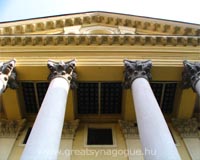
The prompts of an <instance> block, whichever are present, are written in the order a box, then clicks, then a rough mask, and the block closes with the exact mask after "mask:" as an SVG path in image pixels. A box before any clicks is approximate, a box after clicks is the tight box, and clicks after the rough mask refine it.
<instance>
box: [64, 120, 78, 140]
mask: <svg viewBox="0 0 200 160" xmlns="http://www.w3.org/2000/svg"><path fill="white" fill-rule="evenodd" d="M78 125H79V119H76V120H74V121H69V122H66V123H65V124H64V127H63V132H62V138H65V139H73V138H74V135H75V133H76V130H77V128H78Z"/></svg>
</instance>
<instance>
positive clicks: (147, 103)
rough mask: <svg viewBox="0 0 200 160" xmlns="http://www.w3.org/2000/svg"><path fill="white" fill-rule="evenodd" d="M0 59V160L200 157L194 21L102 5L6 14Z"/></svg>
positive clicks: (199, 54)
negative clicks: (11, 17)
mask: <svg viewBox="0 0 200 160" xmlns="http://www.w3.org/2000/svg"><path fill="white" fill-rule="evenodd" d="M0 62H1V63H0V73H1V74H0V82H1V84H0V91H1V96H0V106H1V107H0V159H1V160H6V159H9V160H17V159H25V160H28V159H30V160H31V159H37V160H38V159H42V160H44V159H60V160H61V159H71V160H78V159H87V160H89V159H101V160H103V159H105V160H106V159H109V160H111V159H119V160H127V159H129V160H131V159H152V160H154V159H162V160H164V159H166V160H167V159H169V160H170V159H175V160H177V159H183V160H190V159H193V160H198V159H200V130H199V129H200V100H199V95H200V81H199V79H200V78H199V75H200V25H197V24H189V23H183V22H175V21H168V20H161V19H154V18H147V17H139V16H133V15H123V14H115V13H107V12H88V13H79V14H73V15H60V16H54V17H44V18H37V19H28V20H21V21H15V22H5V23H1V24H0ZM44 97H45V98H44ZM36 117H37V118H36ZM33 124H34V125H33Z"/></svg>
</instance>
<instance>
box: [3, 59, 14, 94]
mask: <svg viewBox="0 0 200 160" xmlns="http://www.w3.org/2000/svg"><path fill="white" fill-rule="evenodd" d="M15 63H16V61H15V60H10V61H8V62H4V63H3V62H0V95H1V94H2V93H3V92H4V91H5V90H6V88H7V87H10V88H12V89H16V88H17V87H18V85H17V82H16V72H15V71H14V68H15Z"/></svg>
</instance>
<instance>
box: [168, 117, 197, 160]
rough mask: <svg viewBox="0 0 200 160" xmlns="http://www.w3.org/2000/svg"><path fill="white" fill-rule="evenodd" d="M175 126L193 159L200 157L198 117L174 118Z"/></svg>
mask: <svg viewBox="0 0 200 160" xmlns="http://www.w3.org/2000/svg"><path fill="white" fill-rule="evenodd" d="M172 122H173V125H174V127H175V128H176V129H177V131H178V132H179V133H180V136H181V137H182V139H183V141H184V143H185V145H186V147H187V150H188V152H189V154H190V156H191V158H192V159H194V160H197V159H199V157H200V152H199V151H200V130H199V127H200V121H198V120H197V119H196V118H191V119H173V120H172Z"/></svg>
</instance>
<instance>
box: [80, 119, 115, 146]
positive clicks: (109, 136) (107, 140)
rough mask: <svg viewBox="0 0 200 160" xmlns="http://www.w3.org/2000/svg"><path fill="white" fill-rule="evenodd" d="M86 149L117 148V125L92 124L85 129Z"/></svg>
mask: <svg viewBox="0 0 200 160" xmlns="http://www.w3.org/2000/svg"><path fill="white" fill-rule="evenodd" d="M84 144H85V147H116V146H117V139H116V134H115V124H112V123H106V124H105V123H101V124H99V123H90V124H86V125H85V129H84Z"/></svg>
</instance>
